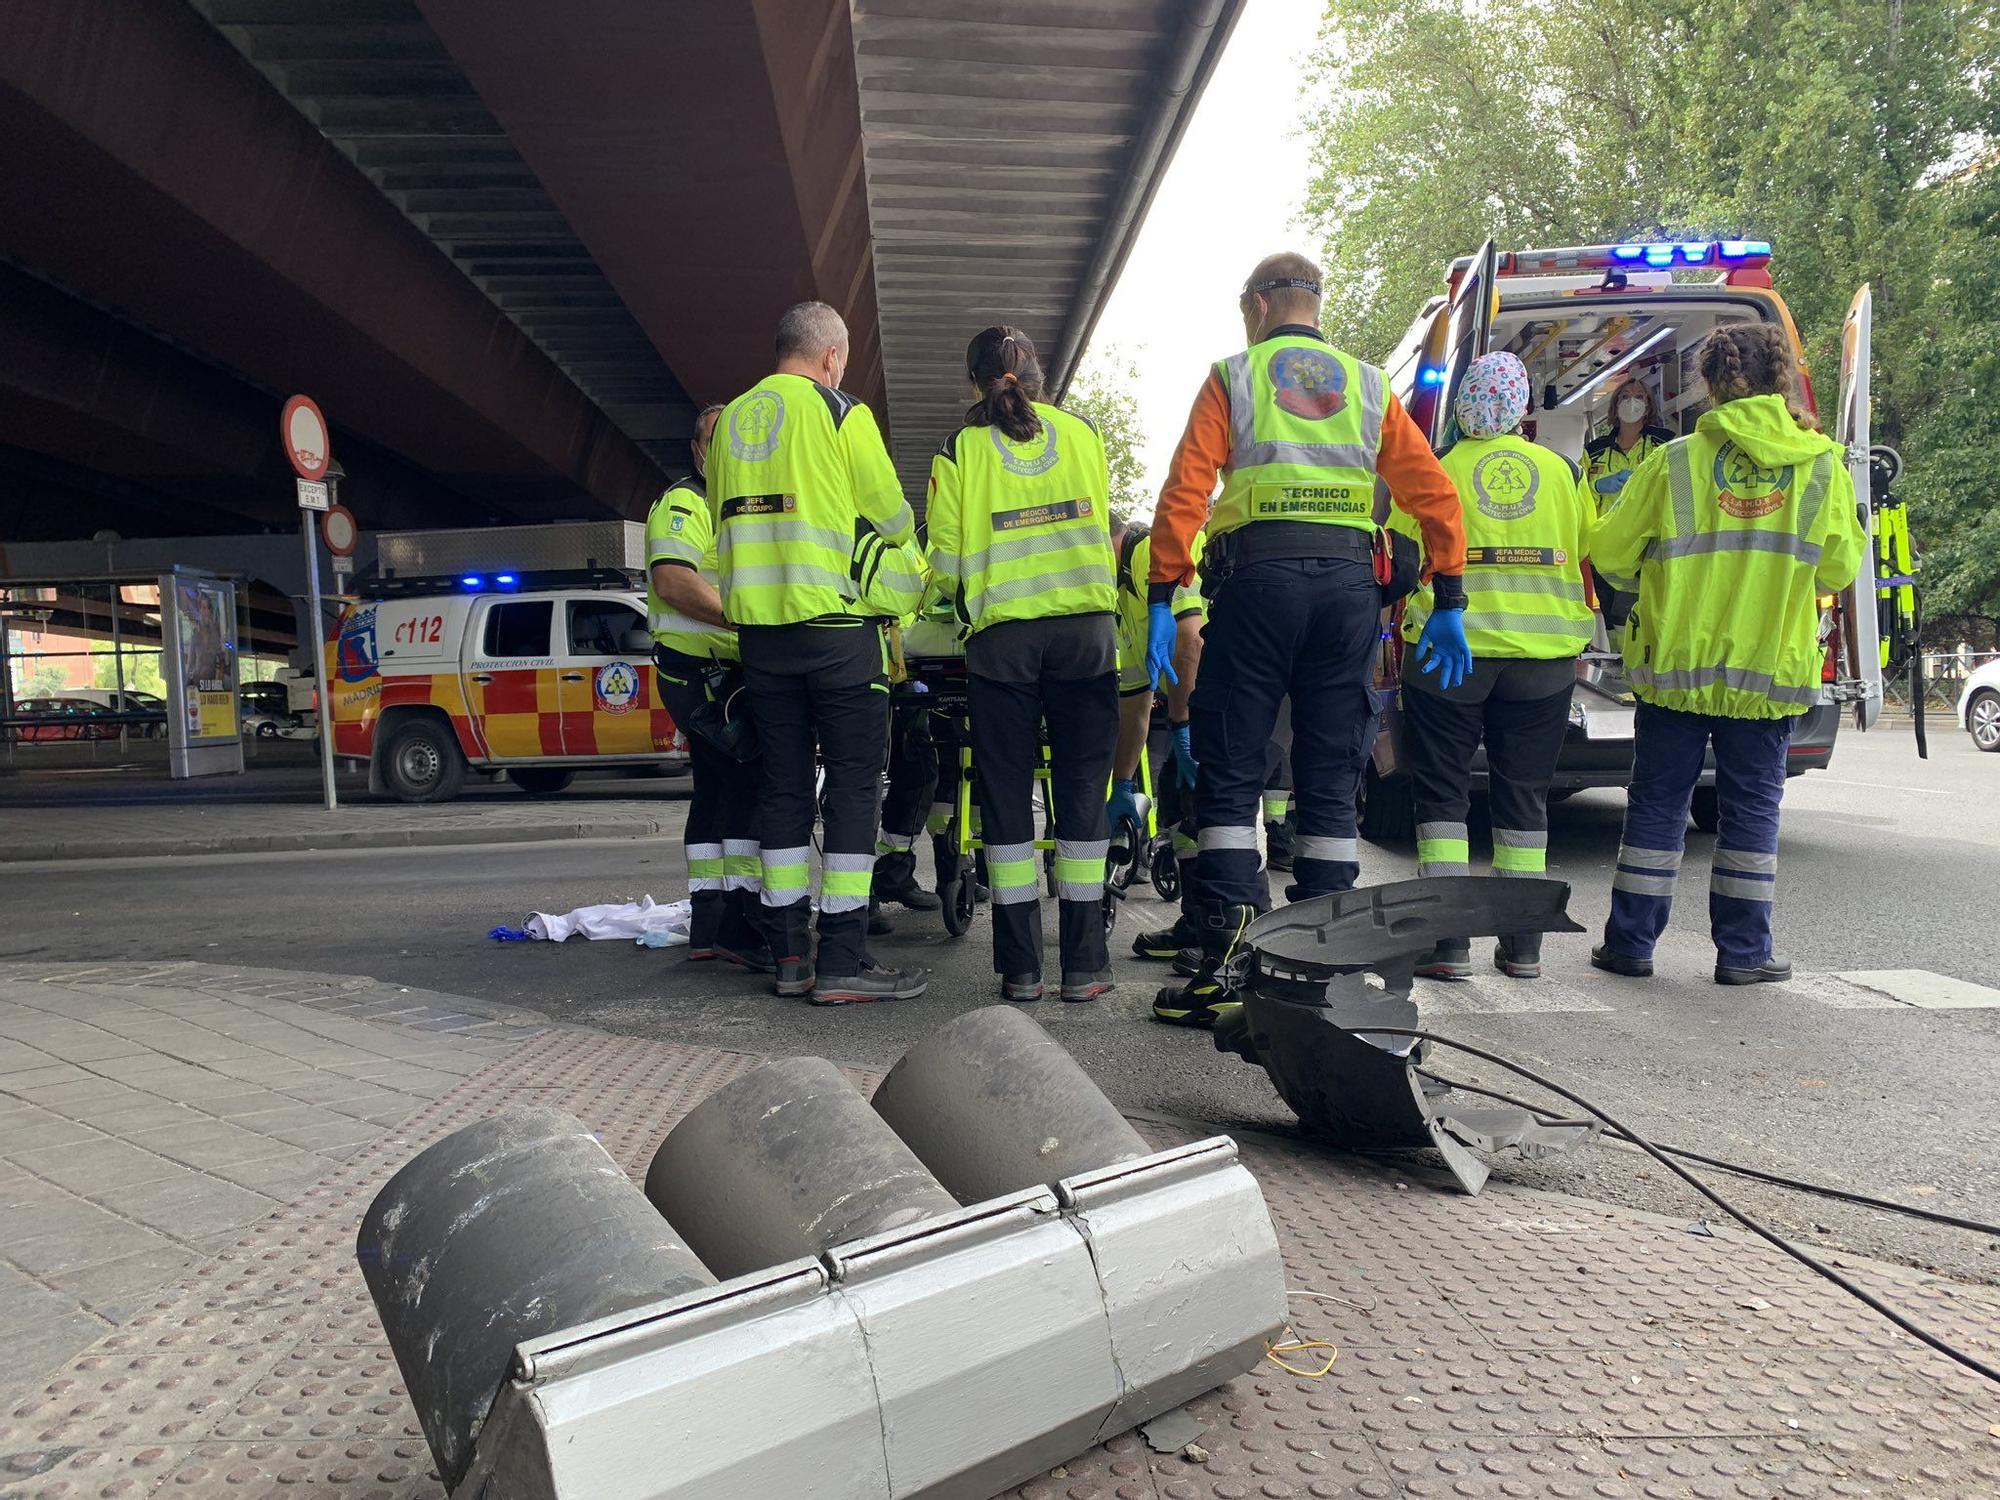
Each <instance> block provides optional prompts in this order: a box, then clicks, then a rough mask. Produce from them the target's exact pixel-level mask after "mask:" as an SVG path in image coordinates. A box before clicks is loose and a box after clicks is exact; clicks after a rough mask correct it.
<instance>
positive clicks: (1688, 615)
mask: <svg viewBox="0 0 2000 1500" xmlns="http://www.w3.org/2000/svg"><path fill="white" fill-rule="evenodd" d="M1699 368H1700V373H1701V378H1702V380H1703V381H1704V382H1705V383H1706V384H1707V387H1708V395H1709V399H1710V400H1711V401H1713V402H1714V403H1715V404H1714V407H1713V409H1712V410H1710V411H1707V412H1704V413H1703V414H1702V417H1701V420H1700V421H1699V422H1697V423H1696V424H1695V430H1694V432H1693V434H1692V435H1691V436H1688V437H1684V438H1680V439H1677V440H1676V441H1674V442H1671V443H1669V444H1667V445H1666V446H1665V447H1664V448H1662V449H1661V450H1660V451H1659V452H1657V453H1655V454H1654V455H1653V456H1652V457H1651V458H1649V459H1648V460H1647V461H1646V462H1645V463H1644V464H1643V465H1642V466H1641V467H1640V469H1639V471H1638V473H1636V474H1634V475H1633V476H1632V480H1631V482H1630V483H1629V484H1627V485H1626V486H1625V489H1624V492H1623V494H1622V495H1621V496H1620V497H1619V501H1618V504H1617V505H1616V506H1615V507H1614V508H1613V509H1612V511H1611V512H1610V514H1609V515H1607V516H1605V518H1604V520H1603V522H1602V523H1601V524H1600V525H1599V527H1598V530H1597V533H1596V535H1595V536H1594V537H1593V538H1592V541H1591V556H1592V559H1593V561H1594V562H1595V563H1596V565H1597V567H1598V568H1599V570H1600V571H1602V572H1603V573H1604V574H1605V576H1607V577H1609V578H1611V579H1613V580H1614V581H1616V582H1617V583H1618V584H1619V586H1620V587H1621V588H1627V587H1631V586H1633V584H1632V581H1633V579H1634V578H1635V577H1636V580H1637V588H1638V593H1639V604H1638V608H1637V610H1636V611H1635V612H1634V614H1633V617H1632V623H1631V625H1630V627H1629V628H1628V629H1627V632H1626V637H1625V670H1626V673H1627V675H1628V676H1629V677H1630V678H1631V681H1632V691H1633V693H1634V695H1635V696H1636V697H1637V698H1638V699H1639V709H1638V716H1637V743H1636V745H1635V746H1634V751H1633V765H1632V786H1631V793H1630V797H1629V800H1628V801H1627V803H1626V808H1625V836H1624V841H1623V842H1622V844H1621V845H1620V846H1619V850H1618V868H1617V872H1616V873H1615V874H1614V875H1613V876H1612V881H1611V919H1610V921H1608V922H1607V923H1606V924H1605V927H1604V942H1603V943H1602V945H1600V946H1599V947H1597V948H1596V949H1594V950H1593V951H1592V953H1591V962H1592V963H1593V964H1595V965H1596V966H1597V967H1598V968H1600V969H1607V970H1609V971H1610V972H1612V973H1614V974H1628V975H1634V976H1643V975H1647V974H1651V973H1652V972H1653V946H1654V944H1655V943H1656V942H1657V941H1658V939H1659V936H1660V934H1661V932H1663V931H1664V930H1665V929H1666V925H1667V918H1668V915H1669V913H1670V912H1671V911H1672V909H1673V891H1674V877H1675V875H1676V874H1677V873H1678V872H1679V870H1680V864H1681V853H1682V849H1683V847H1684V844H1685V841H1686V835H1687V818H1688V806H1689V803H1690V801H1691V800H1692V797H1693V794H1694V788H1695V783H1696V782H1697V781H1698V780H1699V779H1700V776H1701V771H1702V761H1703V757H1704V755H1705V754H1706V753H1708V752H1709V751H1710V750H1711V748H1712V750H1713V753H1714V757H1715V780H1716V793H1717V803H1718V807H1719V814H1720V823H1719V826H1718V828H1717V831H1716V839H1715V865H1714V870H1713V872H1712V873H1711V875H1710V877H1709V887H1708V892H1709V894H1708V911H1709V928H1710V932H1711V934H1712V935H1713V937H1714V939H1715V949H1716V958H1715V980H1716V983H1718V984H1758V983H1762V982H1766V981H1774V980H1779V981H1781V980H1785V979H1789V978H1790V977H1791V973H1792V966H1791V964H1790V963H1789V962H1787V961H1786V960H1785V959H1783V958H1781V957H1779V956H1777V955H1776V954H1775V953H1773V952H1772V950H1771V898H1772V894H1773V892H1774V890H1775V887H1776V881H1777V874H1778V804H1779V800H1780V799H1781V798H1782V797H1783V795H1784V790H1785V765H1786V754H1787V750H1788V748H1789V746H1790V743H1791V735H1792V726H1793V724H1794V723H1796V722H1797V717H1798V715H1800V714H1802V713H1804V712H1805V711H1806V710H1807V709H1809V708H1811V707H1812V706H1813V705H1814V704H1816V703H1817V702H1819V697H1820V674H1821V667H1822V653H1821V650H1820V645H1819V634H1818V623H1819V603H1818V600H1819V596H1820V595H1821V594H1825V593H1833V592H1836V591H1838V590H1840V589H1844V588H1846V587H1847V585H1849V584H1850V583H1852V582H1853V581H1854V576H1855V573H1856V572H1857V570H1858V569H1859V568H1860V565H1861V559H1862V553H1863V550H1864V546H1865V541H1864V533H1863V531H1862V527H1861V521H1860V518H1859V516H1858V515H1857V514H1856V511H1855V502H1854V485H1853V481H1852V480H1850V479H1849V477H1848V473H1847V467H1846V464H1845V462H1844V461H1843V456H1842V454H1841V450H1840V445H1839V444H1838V443H1836V442H1834V441H1833V440H1832V439H1831V438H1828V437H1826V436H1825V435H1824V434H1822V433H1820V432H1818V431H1816V430H1815V429H1814V427H1813V426H1812V424H1811V421H1810V419H1809V418H1806V417H1804V416H1803V415H1802V414H1801V413H1800V412H1799V410H1798V409H1797V408H1796V407H1795V406H1794V405H1793V402H1794V401H1795V399H1796V397H1797V393H1798V390H1799V378H1798V366H1797V364H1796V362H1795V360H1794V358H1793V354H1792V347H1791V343H1790V341H1789V340H1788V339H1787V337H1786V335H1785V333H1784V332H1783V330H1781V329H1780V328H1778V327H1777V326H1776V325H1775V324H1771V323H1738V324H1732V325H1729V326H1725V327H1723V328H1719V329H1717V330H1716V331H1715V332H1714V333H1712V334H1710V335H1709V337H1708V339H1707V341H1706V342H1705V343H1704V344H1703V345H1702V348H1701V352H1700V356H1699Z"/></svg>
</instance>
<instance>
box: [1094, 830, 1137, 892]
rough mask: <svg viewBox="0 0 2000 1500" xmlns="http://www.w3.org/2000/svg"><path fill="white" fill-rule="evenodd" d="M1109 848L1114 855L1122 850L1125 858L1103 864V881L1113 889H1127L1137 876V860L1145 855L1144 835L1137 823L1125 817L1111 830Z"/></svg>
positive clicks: (1120, 890)
mask: <svg viewBox="0 0 2000 1500" xmlns="http://www.w3.org/2000/svg"><path fill="white" fill-rule="evenodd" d="M1111 849H1112V853H1113V854H1114V855H1115V854H1117V853H1118V852H1119V851H1121V850H1122V851H1123V852H1124V854H1125V858H1124V859H1122V860H1121V859H1113V860H1112V861H1111V862H1110V863H1108V864H1107V865H1106V866H1105V868H1104V883H1105V884H1106V885H1107V886H1109V887H1110V888H1111V889H1112V890H1114V891H1119V892H1124V891H1129V890H1131V889H1132V882H1133V881H1134V880H1136V879H1137V878H1138V875H1139V862H1140V861H1141V860H1143V859H1144V858H1145V857H1146V835H1145V833H1144V832H1143V831H1142V830H1141V829H1140V827H1139V825H1138V824H1137V823H1135V822H1133V821H1132V820H1131V819H1130V818H1125V819H1123V820H1122V821H1121V822H1120V823H1119V825H1118V826H1117V827H1116V828H1114V829H1112V830H1111Z"/></svg>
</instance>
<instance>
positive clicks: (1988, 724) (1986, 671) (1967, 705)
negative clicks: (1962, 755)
mask: <svg viewBox="0 0 2000 1500" xmlns="http://www.w3.org/2000/svg"><path fill="white" fill-rule="evenodd" d="M1958 722H1959V727H1960V728H1962V729H1964V730H1965V731H1966V732H1967V733H1968V734H1970V735H1971V736H1972V743H1973V744H1975V745H1977V746H1978V747H1979V748H1980V749H1982V750H1987V751H2000V661H1989V662H1988V663H1987V664H1986V665H1985V666H1983V667H1981V668H1980V669H1979V670H1978V671H1976V672H1974V673H1973V674H1972V675H1971V676H1970V677H1968V678H1966V680H1965V691H1964V692H1962V693H1960V694H1959V695H1958Z"/></svg>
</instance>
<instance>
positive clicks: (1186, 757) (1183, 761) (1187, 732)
mask: <svg viewBox="0 0 2000 1500" xmlns="http://www.w3.org/2000/svg"><path fill="white" fill-rule="evenodd" d="M1171 727H1172V729H1173V732H1174V764H1175V765H1176V766H1178V767H1179V768H1180V773H1181V781H1182V782H1183V784H1185V785H1187V786H1193V785H1194V768H1195V758H1194V731H1193V730H1192V729H1190V728H1189V727H1188V726H1187V725H1186V724H1175V725H1173V726H1171Z"/></svg>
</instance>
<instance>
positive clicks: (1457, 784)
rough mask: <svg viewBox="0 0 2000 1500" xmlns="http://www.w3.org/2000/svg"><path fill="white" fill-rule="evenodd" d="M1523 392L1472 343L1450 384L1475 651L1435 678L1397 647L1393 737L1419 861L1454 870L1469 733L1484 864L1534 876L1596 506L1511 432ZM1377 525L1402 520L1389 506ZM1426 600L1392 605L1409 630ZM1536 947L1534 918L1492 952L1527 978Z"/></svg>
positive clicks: (1452, 964)
mask: <svg viewBox="0 0 2000 1500" xmlns="http://www.w3.org/2000/svg"><path fill="white" fill-rule="evenodd" d="M1528 400H1529V388H1528V372H1527V370H1526V369H1525V368H1524V367H1523V366H1522V364H1521V361H1520V360H1519V358H1517V357H1516V356H1514V355H1512V354H1505V353H1502V354H1485V355H1481V356H1480V357H1479V358H1478V359H1475V360H1474V361H1473V362H1472V365H1471V367H1470V368H1469V369H1468V370H1467V371H1466V373H1465V378H1464V379H1463V381H1461V382H1460V384H1459V388H1458V396H1457V398H1456V401H1455V403H1454V410H1455V413H1456V415H1457V418H1458V431H1459V438H1458V441H1457V442H1455V443H1453V444H1452V445H1451V446H1450V447H1449V448H1447V449H1446V450H1445V451H1444V452H1443V453H1442V454H1440V455H1439V460H1440V462H1442V463H1443V465H1444V471H1445V473H1446V474H1448V475H1450V476H1451V481H1452V483H1453V484H1455V485H1457V486H1458V493H1459V495H1460V497H1461V499H1462V500H1463V502H1464V516H1465V640H1466V644H1467V645H1469V646H1470V647H1471V648H1472V656H1473V660H1474V661H1475V662H1476V663H1477V665H1475V666H1474V667H1473V669H1472V672H1471V673H1470V675H1468V676H1467V677H1466V679H1465V681H1464V682H1462V683H1460V684H1459V685H1458V686H1457V687H1455V688H1450V689H1446V688H1442V687H1440V686H1438V685H1437V684H1436V683H1435V682H1433V681H1432V680H1431V679H1430V678H1429V677H1427V676H1425V675H1424V674H1423V673H1422V672H1419V671H1417V670H1415V668H1414V665H1413V663H1412V662H1411V659H1410V655H1406V656H1405V658H1404V671H1403V725H1404V731H1405V732H1404V736H1403V743H1404V746H1405V753H1406V758H1407V760H1408V763H1409V768H1410V779H1411V782H1412V784H1413V789H1414V791H1415V794H1416V811H1417V873H1418V874H1419V875H1464V874H1467V873H1469V868H1470V852H1469V850H1468V847H1467V829H1466V814H1467V811H1468V809H1469V808H1470V806H1471V798H1472V785H1471V783H1472V758H1473V754H1474V752H1476V751H1477V750H1478V749H1479V746H1480V743H1481V741H1482V740H1483V741H1484V742H1485V745H1486V768H1487V783H1488V787H1489V789H1490V794H1491V800H1492V806H1493V873H1494V874H1495V875H1503V876H1504V875H1529V876H1533V875H1541V874H1543V873H1544V872H1545V871H1546V870H1547V868H1548V846H1549V820H1548V797H1549V783H1550V781H1552V780H1553V779H1554V777H1555V770H1556V758H1557V757H1558V756H1559V755H1560V754H1561V753H1562V746H1563V739H1564V736H1566V735H1567V734H1568V732H1569V705H1570V699H1571V698H1572V697H1573V696H1574V694H1575V691H1576V659H1577V657H1578V656H1579V655H1581V654H1582V652H1583V649H1584V648H1585V647H1586V646H1588V645H1589V644H1590V637H1591V630H1592V627H1593V626H1594V624H1595V621H1596V616H1595V614H1594V613H1593V612H1592V610H1591V607H1590V603H1589V599H1588V595H1587V593H1586V590H1585V585H1584V578H1583V557H1584V553H1585V551H1586V549H1587V548H1588V546H1589V543H1590V531H1591V527H1592V525H1593V524H1594V523H1595V520H1596V508H1595V507H1594V506H1593V505H1592V504H1591V503H1590V499H1589V496H1588V495H1587V493H1586V492H1585V491H1584V490H1583V488H1582V485H1581V475H1580V473H1579V471H1578V469H1577V467H1576V465H1575V464H1573V463H1571V462H1570V461H1569V460H1568V459H1567V458H1565V457H1563V456H1562V455H1561V454H1559V453H1556V452H1554V451H1553V450H1551V449H1548V448H1542V447H1538V446H1537V445H1536V444H1534V443H1531V442H1529V441H1528V440H1527V439H1526V438H1524V437H1522V436H1521V433H1520V426H1521V422H1522V419H1523V418H1525V417H1526V416H1527V414H1528ZM1389 525H1390V527H1391V528H1392V529H1394V530H1398V531H1401V532H1403V533H1404V534H1405V535H1410V536H1414V535H1415V534H1416V527H1415V526H1414V525H1413V524H1412V523H1411V522H1410V521H1409V520H1408V519H1407V518H1406V517H1404V516H1401V515H1398V516H1396V517H1394V518H1392V519H1391V520H1390V522H1389ZM1430 610H1431V593H1430V589H1429V588H1428V587H1423V588H1420V589H1418V590H1417V592H1416V593H1414V594H1412V595H1411V596H1410V598H1409V601H1408V603H1407V604H1405V606H1404V610H1403V639H1404V640H1405V641H1406V642H1408V643H1409V644H1410V645H1412V646H1414V645H1415V643H1416V642H1417V641H1418V640H1419V639H1421V638H1422V633H1423V628H1424V625H1425V623H1426V622H1427V620H1428V619H1429V617H1430ZM1411 655H1414V653H1411ZM1541 946H1542V937H1541V934H1540V933H1538V932H1536V933H1522V934H1516V935H1513V936H1508V937H1502V938H1501V939H1500V942H1499V946H1498V947H1497V948H1496V949H1495V950H1494V954H1493V962H1494V966H1495V967H1497V968H1498V969H1499V970H1500V971H1501V972H1502V973H1505V974H1509V975H1512V976H1514V977H1515V978H1517V979H1532V978H1534V977H1535V976H1537V975H1538V974H1540V973H1541ZM1471 955H1472V950H1471V944H1470V943H1468V942H1467V941H1466V940H1465V939H1463V938H1458V939H1455V940H1450V941H1446V942H1441V943H1439V944H1438V945H1437V948H1436V949H1435V950H1434V951H1433V952H1432V953H1430V954H1429V955H1428V956H1427V957H1426V958H1425V959H1424V960H1423V961H1422V962H1421V963H1420V964H1419V965H1418V966H1417V972H1418V973H1419V974H1421V975H1424V976H1426V977H1427V978H1431V979H1469V978H1471V977H1472V961H1471Z"/></svg>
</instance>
